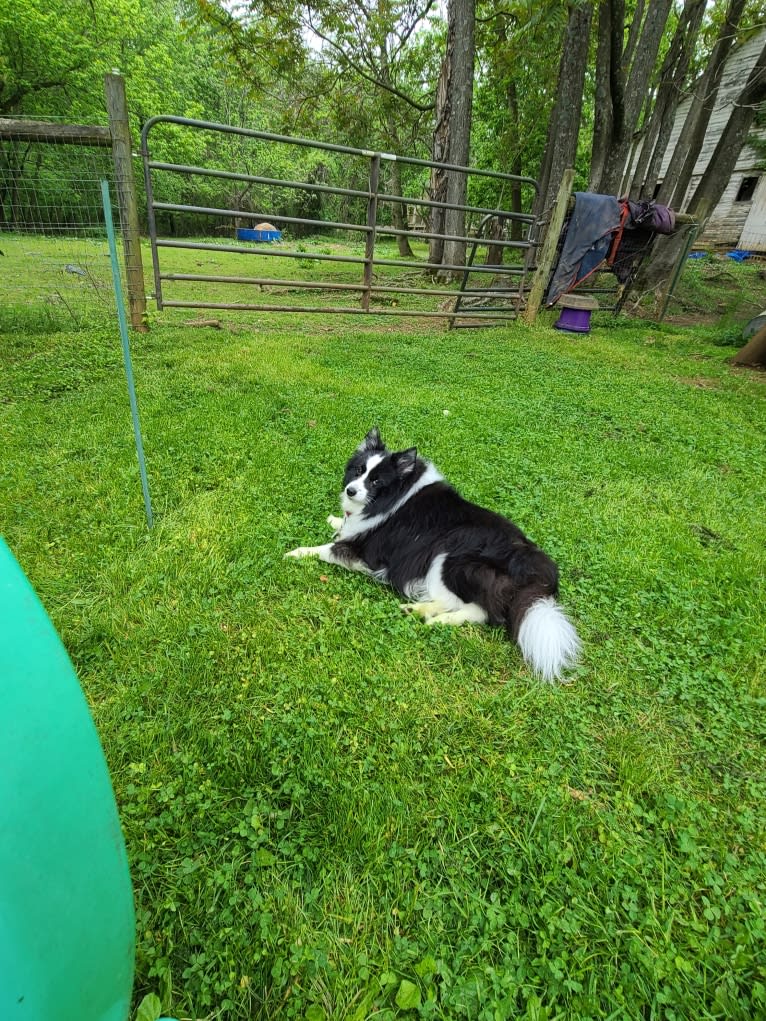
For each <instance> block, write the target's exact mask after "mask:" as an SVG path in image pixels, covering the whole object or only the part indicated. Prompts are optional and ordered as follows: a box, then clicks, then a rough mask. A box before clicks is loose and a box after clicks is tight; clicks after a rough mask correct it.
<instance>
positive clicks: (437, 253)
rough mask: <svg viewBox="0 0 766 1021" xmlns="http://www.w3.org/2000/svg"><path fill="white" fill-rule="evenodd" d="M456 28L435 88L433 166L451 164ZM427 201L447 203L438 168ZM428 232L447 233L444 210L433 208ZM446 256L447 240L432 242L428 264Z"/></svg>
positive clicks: (444, 178) (450, 33)
mask: <svg viewBox="0 0 766 1021" xmlns="http://www.w3.org/2000/svg"><path fill="white" fill-rule="evenodd" d="M454 34H455V29H454V25H449V26H448V28H447V49H446V51H445V54H444V60H443V61H442V66H441V71H440V72H439V81H438V83H437V86H436V110H435V115H434V116H435V123H434V135H433V142H432V144H431V159H432V160H433V161H434V163H448V162H449V130H450V90H449V81H450V68H451V66H452V50H453V47H454ZM428 197H429V198H430V199H431V200H432V201H433V202H446V200H447V173H446V171H445V170H442V169H440V168H438V167H435V168H433V169H432V170H431V181H430V184H429V188H428ZM429 230H430V231H431V233H433V234H443V233H444V207H443V206H433V207H432V208H431V215H430V217H429ZM443 255H444V238H441V237H437V238H431V239H430V241H429V244H428V261H429V262H431V263H435V264H436V265H439V264H440V263H441V261H442V257H443Z"/></svg>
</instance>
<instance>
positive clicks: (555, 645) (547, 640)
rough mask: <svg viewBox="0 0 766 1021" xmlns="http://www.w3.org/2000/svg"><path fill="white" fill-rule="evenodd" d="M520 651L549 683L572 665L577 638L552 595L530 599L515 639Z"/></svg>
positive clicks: (577, 646) (578, 648) (536, 671)
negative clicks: (531, 600)
mask: <svg viewBox="0 0 766 1021" xmlns="http://www.w3.org/2000/svg"><path fill="white" fill-rule="evenodd" d="M517 641H518V643H519V648H520V649H521V654H522V656H523V657H524V659H525V660H526V661H527V663H529V665H530V666H531V667H532V669H533V670H534V671H535V673H537V674H539V675H540V677H542V679H543V680H544V681H547V682H548V683H551V682H553V681H558V680H560V679H561V675H562V673H563V672H564V671H565V670H568V669H569V668H570V667H572V666H574V664H575V663H576V662H577V657H578V655H579V652H580V639H579V638H578V637H577V632H576V631H575V629H574V626H573V625H572V623H571V621H570V620H569V618H568V617H567V615H566V614H565V613H564V611H563V610H562V609H561V607H560V606H559V604H558V603H557V602H556V600H555V599H554V598H553V596H546V597H545V598H543V599H538V600H537V601H536V602H534V603H532V605H531V606H530V608H529V609H528V610H527V612H526V613H525V614H524V619H523V620H522V622H521V626H520V627H519V636H518V639H517Z"/></svg>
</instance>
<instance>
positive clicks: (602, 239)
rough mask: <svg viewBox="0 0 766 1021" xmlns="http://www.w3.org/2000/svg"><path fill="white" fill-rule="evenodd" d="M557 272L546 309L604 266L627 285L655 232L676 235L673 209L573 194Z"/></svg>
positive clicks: (607, 196) (592, 195)
mask: <svg viewBox="0 0 766 1021" xmlns="http://www.w3.org/2000/svg"><path fill="white" fill-rule="evenodd" d="M574 197H575V207H574V212H573V213H572V216H571V217H570V219H569V223H568V226H567V228H566V234H565V236H564V240H563V244H562V246H561V254H560V255H559V261H558V264H557V266H556V269H555V271H554V273H553V277H552V278H551V282H550V284H549V285H548V293H547V295H546V298H545V304H546V305H549V306H550V305H553V304H555V303H556V301H557V300H558V299H559V298H560V297H561V295H562V294H567V293H568V292H569V291H571V290H573V289H574V288H575V287H577V285H578V284H581V283H582V282H583V281H584V280H586V279H587V278H588V277H589V276H591V274H593V273H595V272H596V270H598V269H600V268H602V267H603V266H605V265H606V266H609V267H612V269H613V271H614V273H615V276H616V277H617V279H618V280H619V281H620V283H626V282H627V281H628V280H629V279H630V277H631V276H632V274H633V271H634V269H635V266H636V264H637V262H638V261H639V260H640V258H641V257H642V256H643V255H644V254H645V252H646V251H647V249H648V246H649V244H650V243H651V241H652V239H653V237H654V235H655V234H672V233H673V231H674V230H675V226H676V222H675V221H676V217H675V213H674V212H673V210H672V209H669V208H668V207H667V206H661V205H658V204H657V203H655V202H631V201H629V200H628V199H617V198H615V197H614V196H612V195H594V194H593V193H592V192H588V191H578V192H575V196H574Z"/></svg>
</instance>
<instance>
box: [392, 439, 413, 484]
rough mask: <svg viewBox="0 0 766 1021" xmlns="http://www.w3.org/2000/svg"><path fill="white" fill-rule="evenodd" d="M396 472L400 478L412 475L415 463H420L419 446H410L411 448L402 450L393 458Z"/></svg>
mask: <svg viewBox="0 0 766 1021" xmlns="http://www.w3.org/2000/svg"><path fill="white" fill-rule="evenodd" d="M391 461H392V463H393V466H394V469H395V471H396V474H397V475H398V476H399V477H400V478H402V479H403V478H405V477H406V476H407V475H412V473H413V472H414V471H415V465H416V464H417V463H418V448H417V447H410V448H409V450H400V451H399V452H398V453H397V454H394V455H393V456H392V458H391Z"/></svg>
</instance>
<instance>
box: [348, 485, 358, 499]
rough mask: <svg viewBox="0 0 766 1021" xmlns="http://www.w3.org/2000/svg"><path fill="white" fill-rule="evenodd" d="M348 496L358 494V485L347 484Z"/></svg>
mask: <svg viewBox="0 0 766 1021" xmlns="http://www.w3.org/2000/svg"><path fill="white" fill-rule="evenodd" d="M346 496H350V497H354V496H356V486H346Z"/></svg>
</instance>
